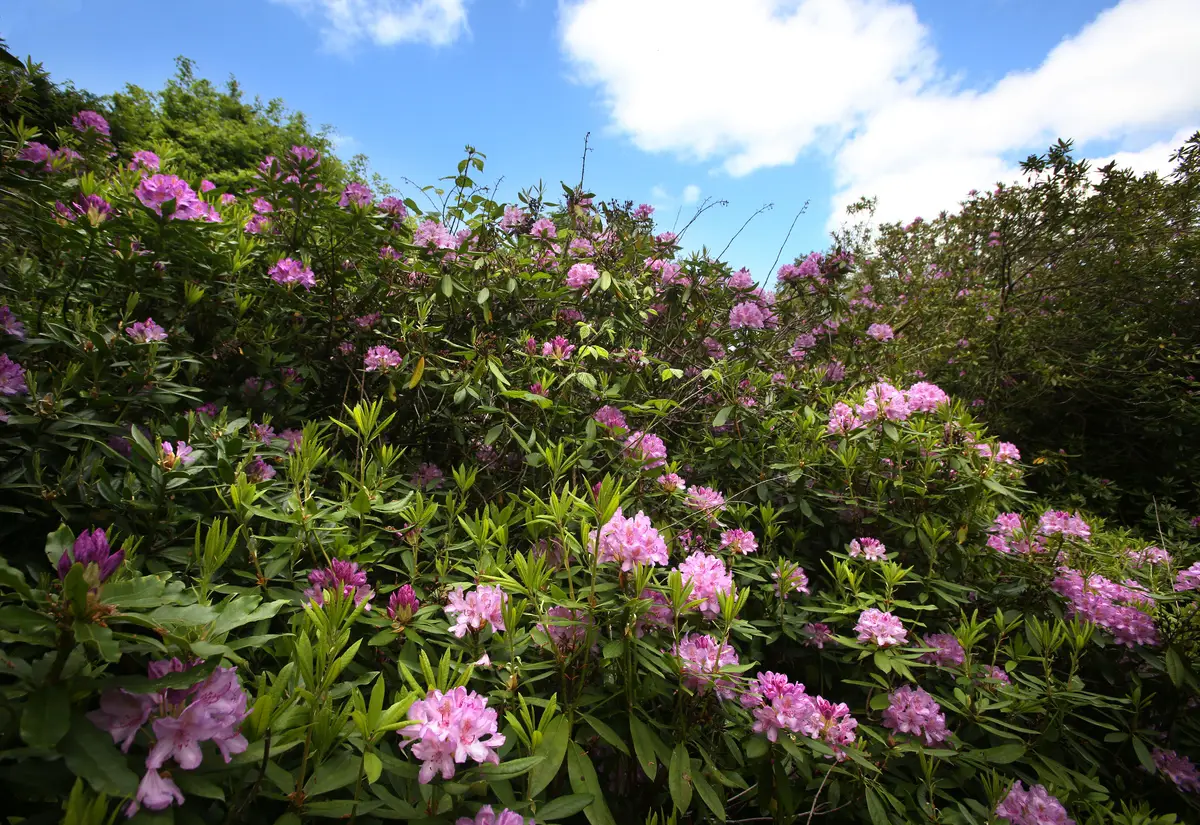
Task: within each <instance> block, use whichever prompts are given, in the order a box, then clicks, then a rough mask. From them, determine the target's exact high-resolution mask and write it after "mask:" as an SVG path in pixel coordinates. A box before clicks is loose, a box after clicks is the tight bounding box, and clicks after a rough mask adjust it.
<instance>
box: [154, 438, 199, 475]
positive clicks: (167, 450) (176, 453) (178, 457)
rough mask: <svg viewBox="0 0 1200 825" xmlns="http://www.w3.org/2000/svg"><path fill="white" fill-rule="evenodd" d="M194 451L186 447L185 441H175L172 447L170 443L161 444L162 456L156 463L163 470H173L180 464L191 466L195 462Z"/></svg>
mask: <svg viewBox="0 0 1200 825" xmlns="http://www.w3.org/2000/svg"><path fill="white" fill-rule="evenodd" d="M194 453H195V450H193V449H192V448H191V447H189V446H188V444H187V442H185V441H176V442H175V445H174V446H172V445H171V442H170V441H164V442H163V443H162V454H161V457H160V458H159V459H158V463H159V464H160V465H161V466H162V468H163V469H164V470H173V469H175V467H177V466H179V465H180V464H184V465H187V464H191V463H192V462H193V461H195V460H196V456H195V455H194Z"/></svg>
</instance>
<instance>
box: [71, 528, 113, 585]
mask: <svg viewBox="0 0 1200 825" xmlns="http://www.w3.org/2000/svg"><path fill="white" fill-rule="evenodd" d="M124 561H125V551H124V550H117V551H116V552H113V551H112V550H111V549H109V546H108V533H107V532H106V531H104V530H102V529H100V528H96V529H94V530H92V531H90V532H89V531H87V530H84V531H83V532H82V533H80V534H79V535H78V536H77V537H76V538H75V543H74V545H73V546H72V547H69V548H68V549H67V550H66V551H65V552H64V553H63V554H62V555H61V556H59V558H58V564H57V565H56V566H55V570H56V572H57V573H58V577H59V578H60V579H65V578H66V577H67V573H69V572H71V567H72V565H75V564H82V565H83V566H84V567H87V566H88V565H91V564H94V565H96V569H97V572H98V574H99V578H100V581H101V582H104V581H105V580H107V579H108V577H109V576H111V575H112V574H113V573H115V572H117V570H118V569H119V568H120V567H121V564H122V563H123V562H124Z"/></svg>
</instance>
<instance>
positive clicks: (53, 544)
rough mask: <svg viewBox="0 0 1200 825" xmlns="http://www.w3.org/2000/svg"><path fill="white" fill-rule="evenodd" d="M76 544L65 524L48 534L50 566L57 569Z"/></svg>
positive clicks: (73, 536)
mask: <svg viewBox="0 0 1200 825" xmlns="http://www.w3.org/2000/svg"><path fill="white" fill-rule="evenodd" d="M135 429H136V428H135ZM74 543H75V534H74V533H72V532H71V528H70V527H68V526H67V525H65V524H62V525H59V528H58V529H57V530H55V531H54V532H53V533H50V534H48V535H47V536H46V558H48V559H50V566H51V567H57V566H58V560H59V559H60V558H62V554H63V553H65V552H67V549H68V548H70V547H71V545H73V544H74Z"/></svg>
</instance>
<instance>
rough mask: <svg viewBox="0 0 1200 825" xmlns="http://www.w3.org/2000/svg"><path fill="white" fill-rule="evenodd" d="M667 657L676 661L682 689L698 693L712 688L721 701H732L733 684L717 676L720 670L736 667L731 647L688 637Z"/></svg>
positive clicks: (694, 635) (696, 635)
mask: <svg viewBox="0 0 1200 825" xmlns="http://www.w3.org/2000/svg"><path fill="white" fill-rule="evenodd" d="M671 653H672V655H674V656H677V657H678V658H679V659H680V671H681V672H680V675H681V676H682V677H683V684H684V685H685V686H686V687H688V688H691V689H692V690H694V691H696V692H698V693H704V692H705V691H707V690H709V689H710V688H712V689H714V690H715V692H716V694H717V696H718V697H720V698H721V699H732V698H733V696H734V692H733V691H734V683H733V681H732V680H731V679H729V678H723V677H721V676H719V675H717V674H719V672H720V670H721V669H722V668H725V667H730V666H732V665H736V664H738V656H737V653H736V652H735V651H734V649H733V647H732V646H730V645H728V644H724V643H721V642H718V641H717V640H716V639H714V638H713V637H712V636H708V635H704V634H700V633H689V634H688V635H687V636H684V637H683V638H682V639H680V640H679V644H677V645H675V647H673V648H671Z"/></svg>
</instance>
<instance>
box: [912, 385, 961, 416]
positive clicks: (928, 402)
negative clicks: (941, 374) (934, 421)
mask: <svg viewBox="0 0 1200 825" xmlns="http://www.w3.org/2000/svg"><path fill="white" fill-rule="evenodd" d="M904 399H905V401H906V402H907V403H908V408H909V409H910V410H912V411H913V412H933V411H934V410H936V409H937V408H938V407H940V406H942V405H944V404H949V403H950V396H948V395H946V393H945V391H944V390H942V388H941V387H939V386H938V385H937V384H930V383H929V382H928V381H920V382H918V383H916V384H913V385H912V386H911V387H909V388H908V389H907V390H905V392H904Z"/></svg>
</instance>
